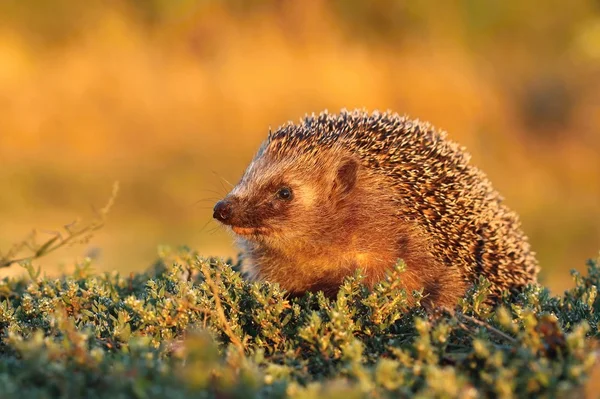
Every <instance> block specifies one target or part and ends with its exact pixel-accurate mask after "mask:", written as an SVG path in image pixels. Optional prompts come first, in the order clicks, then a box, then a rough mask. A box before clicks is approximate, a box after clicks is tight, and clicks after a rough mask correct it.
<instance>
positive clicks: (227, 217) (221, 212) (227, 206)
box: [213, 199, 232, 224]
mask: <svg viewBox="0 0 600 399" xmlns="http://www.w3.org/2000/svg"><path fill="white" fill-rule="evenodd" d="M231 214H232V206H231V202H230V201H228V200H226V199H224V200H221V201H219V202H217V203H216V205H215V207H214V209H213V218H215V219H217V220H218V221H219V222H221V223H225V224H229V223H230V221H231Z"/></svg>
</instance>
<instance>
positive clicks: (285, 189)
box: [213, 151, 358, 247]
mask: <svg viewBox="0 0 600 399" xmlns="http://www.w3.org/2000/svg"><path fill="white" fill-rule="evenodd" d="M278 155H281V154H278ZM332 155H333V154H327V153H324V154H319V157H320V158H323V157H328V158H331V156H332ZM317 161H318V162H317ZM318 165H334V166H335V165H337V168H336V167H334V168H331V167H330V168H327V169H326V168H322V167H319V166H318ZM332 169H333V170H332ZM357 170H358V163H357V162H354V161H349V160H347V159H344V158H341V159H340V157H339V156H338V157H336V159H335V161H334V160H332V159H327V161H326V162H324V160H323V159H319V160H316V159H314V157H313V158H310V159H309V158H304V156H303V155H302V154H297V155H296V156H289V157H283V156H277V157H275V156H272V154H269V152H268V151H266V152H265V151H263V152H262V153H259V155H258V156H257V158H256V159H255V160H254V161H253V162H252V163H251V164H250V166H249V167H248V169H247V170H246V172H245V174H244V176H243V177H242V179H241V181H240V182H239V183H238V184H237V186H235V187H234V189H233V190H232V191H231V192H230V193H229V194H228V195H227V196H226V197H225V198H224V199H223V200H221V201H219V202H218V203H217V204H216V205H215V208H214V213H213V217H214V218H215V219H217V220H218V221H220V222H221V223H223V224H224V225H226V226H229V227H231V229H232V230H233V232H234V233H235V234H237V235H238V236H240V237H241V238H242V239H245V240H248V241H252V242H257V243H262V244H266V245H270V246H274V247H284V246H286V245H290V244H309V245H311V246H315V245H318V244H317V243H313V242H310V241H311V240H312V241H314V240H315V238H317V239H319V238H322V237H321V236H320V235H319V234H318V233H317V234H315V233H316V232H318V231H319V230H322V226H323V224H324V223H330V222H329V221H330V220H331V219H333V217H332V216H333V215H334V214H335V213H336V209H335V204H336V201H332V198H336V197H340V194H343V193H347V192H349V191H350V190H351V189H352V188H353V187H354V184H355V182H356V175H357Z"/></svg>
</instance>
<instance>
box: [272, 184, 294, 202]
mask: <svg viewBox="0 0 600 399" xmlns="http://www.w3.org/2000/svg"><path fill="white" fill-rule="evenodd" d="M275 196H276V197H277V199H280V200H283V201H289V200H291V199H292V189H291V188H289V187H285V186H284V187H281V188H280V189H279V190H277V193H276V194H275Z"/></svg>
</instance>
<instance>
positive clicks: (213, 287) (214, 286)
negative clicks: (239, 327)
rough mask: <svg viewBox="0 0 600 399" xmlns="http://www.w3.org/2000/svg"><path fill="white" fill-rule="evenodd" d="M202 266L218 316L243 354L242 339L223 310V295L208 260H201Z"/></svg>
mask: <svg viewBox="0 0 600 399" xmlns="http://www.w3.org/2000/svg"><path fill="white" fill-rule="evenodd" d="M200 268H201V270H202V273H204V278H205V279H206V283H207V284H208V286H209V287H210V290H211V291H212V294H213V297H214V298H215V310H216V312H217V316H218V317H219V320H220V321H221V324H222V325H223V330H224V331H225V334H227V336H228V337H229V339H230V340H231V342H232V343H233V344H234V345H235V347H236V348H237V349H238V351H239V352H240V354H243V353H244V345H243V344H242V341H240V339H239V338H238V336H237V335H235V333H234V332H233V330H232V329H231V326H230V325H229V322H228V321H227V317H225V311H224V310H223V304H222V303H221V297H220V296H219V287H218V286H217V284H216V283H215V281H214V280H213V279H212V277H211V276H210V270H209V269H208V267H207V266H206V262H200ZM217 280H220V276H219V273H218V272H217Z"/></svg>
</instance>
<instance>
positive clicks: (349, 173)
mask: <svg viewBox="0 0 600 399" xmlns="http://www.w3.org/2000/svg"><path fill="white" fill-rule="evenodd" d="M358 166H359V165H358V162H357V161H356V160H355V159H354V158H350V157H348V158H344V159H343V160H342V162H340V164H339V166H338V169H337V173H336V175H335V181H334V182H333V191H335V192H336V194H337V195H343V194H347V193H349V192H350V191H351V190H352V189H353V188H354V186H355V185H356V177H357V174H358Z"/></svg>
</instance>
